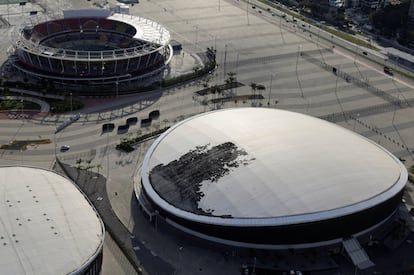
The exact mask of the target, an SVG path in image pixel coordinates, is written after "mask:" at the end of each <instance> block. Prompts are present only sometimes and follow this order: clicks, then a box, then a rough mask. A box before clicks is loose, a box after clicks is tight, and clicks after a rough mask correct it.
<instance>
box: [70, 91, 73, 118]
mask: <svg viewBox="0 0 414 275" xmlns="http://www.w3.org/2000/svg"><path fill="white" fill-rule="evenodd" d="M69 95H70V113H72V110H73V109H72V93H70V94H69Z"/></svg>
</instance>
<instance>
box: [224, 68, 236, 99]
mask: <svg viewBox="0 0 414 275" xmlns="http://www.w3.org/2000/svg"><path fill="white" fill-rule="evenodd" d="M227 75H228V78H227V79H226V84H228V85H230V91H231V93H232V94H233V85H234V83H235V82H236V81H237V77H236V73H235V72H228V73H227Z"/></svg>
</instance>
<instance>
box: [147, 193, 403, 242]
mask: <svg viewBox="0 0 414 275" xmlns="http://www.w3.org/2000/svg"><path fill="white" fill-rule="evenodd" d="M142 192H145V191H144V189H143V188H142ZM401 197H402V192H400V193H399V194H397V195H396V196H394V197H393V198H391V199H389V200H388V201H386V202H384V203H382V204H380V205H377V206H376V207H373V208H370V209H367V210H365V211H362V212H358V213H354V214H352V215H348V216H342V217H339V218H335V219H329V220H322V221H318V222H312V223H302V224H294V225H284V226H266V227H264V226H258V227H252V226H237V227H236V226H220V225H213V224H206V223H199V222H195V221H191V220H187V219H184V218H180V217H177V216H174V215H172V214H171V213H169V212H167V211H165V210H164V209H161V208H159V207H158V206H157V205H156V204H155V203H154V201H152V200H151V198H149V197H148V196H146V199H147V200H148V201H149V202H150V203H151V204H152V206H153V208H154V209H156V210H157V211H158V213H159V214H160V215H161V216H163V217H165V218H169V219H171V220H172V221H174V222H175V223H177V224H179V225H181V226H184V227H186V228H189V229H191V230H193V231H196V232H200V233H202V234H205V235H208V236H212V237H216V238H220V239H224V240H230V241H235V242H240V243H251V244H265V245H299V244H306V243H318V242H324V241H330V240H334V239H338V238H343V237H348V236H351V235H353V234H356V233H359V232H361V231H364V230H366V229H368V228H371V227H373V226H375V225H376V224H378V223H380V222H382V221H383V220H385V219H386V218H387V217H389V216H390V215H391V214H392V213H393V212H394V211H395V209H396V208H397V207H398V205H399V203H400V202H401Z"/></svg>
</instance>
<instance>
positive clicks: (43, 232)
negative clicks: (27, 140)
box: [0, 166, 104, 275]
mask: <svg viewBox="0 0 414 275" xmlns="http://www.w3.org/2000/svg"><path fill="white" fill-rule="evenodd" d="M0 194H1V201H2V202H1V203H0V274H7V275H9V274H14V275H16V274H42V275H44V274H77V273H82V272H86V271H88V270H91V269H92V270H94V271H100V264H101V259H102V245H103V240H104V226H103V223H102V221H101V219H100V218H99V217H98V214H97V213H96V211H95V209H94V208H93V206H92V205H91V204H90V202H89V201H88V200H87V199H86V197H85V196H84V195H83V193H81V192H80V190H79V189H78V188H77V187H76V186H75V185H74V184H73V183H72V182H71V181H70V180H69V179H67V178H65V177H63V176H62V175H59V174H57V173H56V172H54V171H49V170H45V169H41V168H32V167H13V166H1V167H0ZM96 265H98V266H96ZM82 274H83V273H82ZM88 274H95V273H93V272H92V273H88ZM96 274H98V273H96Z"/></svg>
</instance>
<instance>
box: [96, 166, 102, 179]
mask: <svg viewBox="0 0 414 275" xmlns="http://www.w3.org/2000/svg"><path fill="white" fill-rule="evenodd" d="M101 168H102V164H100V163H98V164H97V165H96V169H97V170H98V177H99V170H100V169H101Z"/></svg>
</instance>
